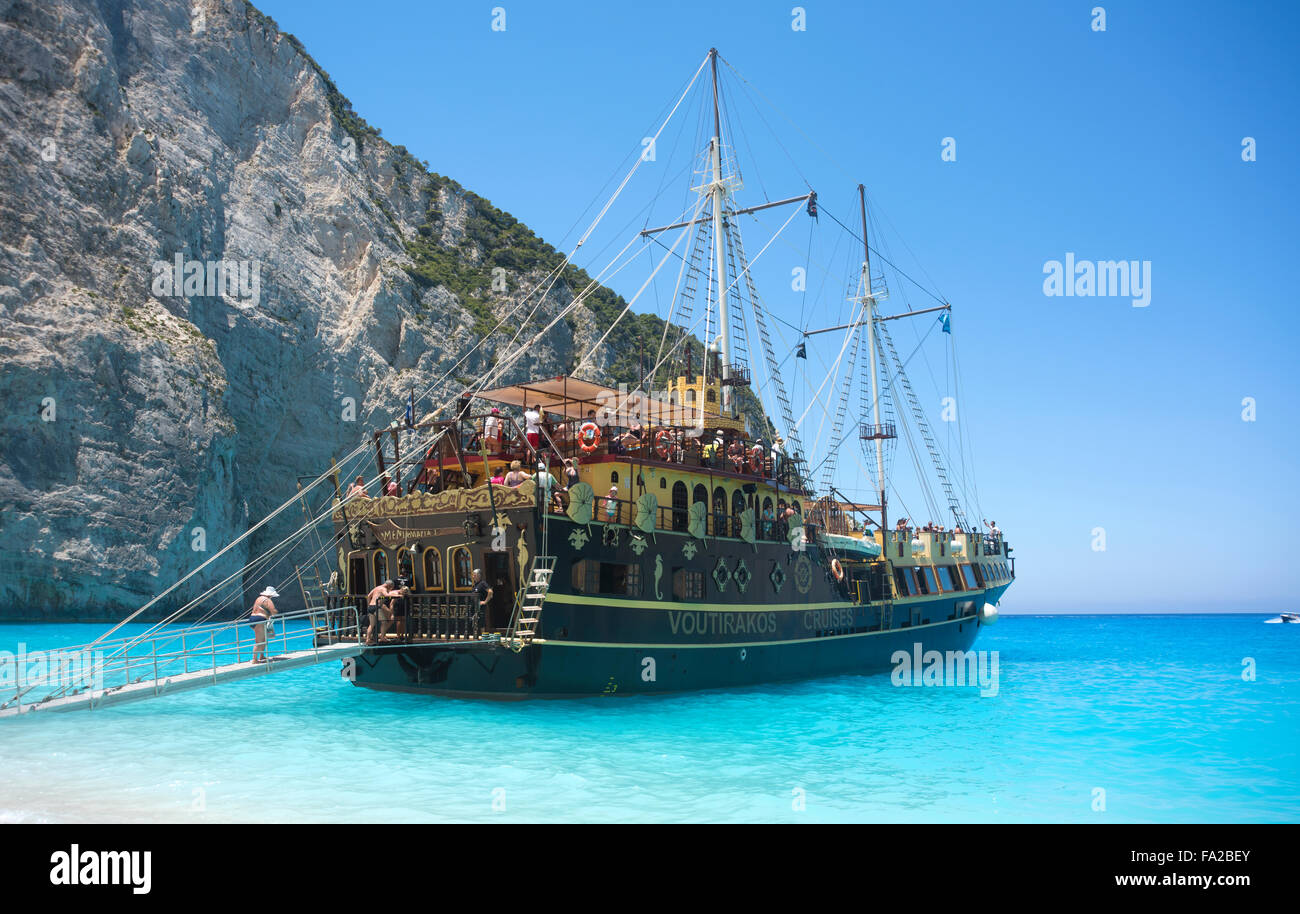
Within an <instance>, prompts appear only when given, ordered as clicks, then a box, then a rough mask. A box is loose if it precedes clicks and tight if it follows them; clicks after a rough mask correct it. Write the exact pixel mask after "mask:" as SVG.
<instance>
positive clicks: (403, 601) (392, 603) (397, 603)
mask: <svg viewBox="0 0 1300 914" xmlns="http://www.w3.org/2000/svg"><path fill="white" fill-rule="evenodd" d="M398 583H399V584H401V585H402V586H401V588H400V589H398V591H397V595H396V596H394V597H393V598H392V599H391V600H389V601H388V608H389V610H391V613H392V618H393V621H395V622H396V623H397V640H398V641H405V640H406V609H407V605H408V604H409V603H410V600H411V587H410V582H409V581H407V580H406V579H405V578H403V579H402V580H401V581H399V582H398ZM381 634H382V633H381Z"/></svg>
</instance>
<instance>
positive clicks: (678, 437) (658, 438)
mask: <svg viewBox="0 0 1300 914" xmlns="http://www.w3.org/2000/svg"><path fill="white" fill-rule="evenodd" d="M487 418H488V416H487V415H472V416H467V417H466V418H465V419H464V420H461V421H460V422H453V423H451V424H453V425H455V426H457V433H458V440H459V441H460V444H461V451H462V454H463V456H464V459H465V461H466V463H467V465H468V467H469V469H470V470H471V472H474V471H475V468H474V466H473V458H474V457H476V456H479V455H480V453H481V451H480V448H481V446H482V442H483V439H484V437H485V432H484V428H485V422H486V420H487ZM497 419H498V422H499V428H500V430H501V432H500V434H498V435H496V436H492V437H490V438H489V439H488V442H487V446H488V454H489V456H490V457H492V458H493V459H501V460H515V459H517V460H519V461H520V462H521V463H523V465H524V467H525V468H526V469H530V468H532V467H535V466H536V465H537V461H538V460H539V459H544V460H546V461H547V462H548V463H550V462H552V460H554V461H562V460H567V459H569V458H575V459H582V458H600V457H609V456H612V457H627V458H630V459H634V460H644V461H647V462H652V463H662V464H669V465H679V466H682V467H689V468H692V469H705V470H708V469H712V470H723V471H727V472H730V473H736V474H739V475H741V476H752V477H754V478H757V479H771V480H775V481H776V482H778V483H780V484H782V485H786V486H790V487H797V486H798V485H799V484H800V480H799V479H798V473H797V465H796V461H794V460H793V459H791V458H790V457H788V456H786V455H785V454H783V453H777V454H775V455H774V454H773V453H772V451H771V447H770V445H769V446H767V447H764V448H763V449H762V453H761V454H760V455H758V456H754V455H753V453H752V452H753V447H754V442H753V441H751V440H749V439H746V438H744V437H742V436H740V435H739V434H737V433H735V432H731V431H723V432H722V433H721V437H722V443H721V445H720V446H716V447H715V445H714V441H715V437H716V436H715V435H708V436H707V437H699V438H694V437H691V435H690V434H689V432H690V431H691V429H690V428H689V427H686V426H683V425H654V424H650V423H647V424H644V425H636V426H631V425H615V424H613V423H604V422H598V423H597V424H598V425H599V427H600V441H599V443H598V444H596V445H595V447H594V448H593V449H592V450H590V451H585V450H583V448H582V442H581V441H580V437H581V429H582V426H583V425H585V424H586V423H587V422H590V421H593V420H590V419H560V420H554V419H552V420H547V421H544V422H543V423H542V429H543V432H542V435H541V437H540V440H539V444H538V447H537V448H534V447H533V446H532V445H530V444H529V443H528V441H527V439H526V437H525V435H524V431H523V430H522V429H521V428H520V427H519V425H518V423H516V422H515V420H514V419H513V418H511V417H509V416H504V415H502V416H498V417H497ZM634 429H639V432H640V433H639V435H637V434H633V430H634ZM661 432H662V433H664V434H662V435H661V434H660V433H661Z"/></svg>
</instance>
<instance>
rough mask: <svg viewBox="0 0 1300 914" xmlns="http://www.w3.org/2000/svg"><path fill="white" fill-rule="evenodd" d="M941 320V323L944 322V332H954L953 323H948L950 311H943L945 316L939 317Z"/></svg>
mask: <svg viewBox="0 0 1300 914" xmlns="http://www.w3.org/2000/svg"><path fill="white" fill-rule="evenodd" d="M939 322H940V323H941V324H943V332H944V333H952V325H951V324H949V323H948V312H947V311H945V312H943V317H941V318H939Z"/></svg>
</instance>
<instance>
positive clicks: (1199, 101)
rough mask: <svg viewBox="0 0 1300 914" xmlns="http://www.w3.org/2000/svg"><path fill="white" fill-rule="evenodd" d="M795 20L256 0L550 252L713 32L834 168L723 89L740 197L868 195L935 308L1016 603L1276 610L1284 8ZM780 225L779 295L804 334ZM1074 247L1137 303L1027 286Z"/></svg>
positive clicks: (1068, 9) (1291, 147)
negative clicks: (1122, 276)
mask: <svg viewBox="0 0 1300 914" xmlns="http://www.w3.org/2000/svg"><path fill="white" fill-rule="evenodd" d="M497 5H500V6H504V8H505V10H506V30H505V31H504V32H498V31H493V30H492V28H491V23H492V8H493V7H494V6H497ZM794 5H795V4H794V3H793V2H783V3H771V2H769V3H712V2H702V3H679V4H656V5H645V4H611V3H596V2H591V3H586V2H566V3H563V4H552V3H547V4H542V3H533V2H526V3H525V2H509V0H498V2H495V3H494V2H484V3H481V4H479V3H459V4H455V5H447V4H427V3H417V2H409V3H399V2H372V3H369V4H365V5H363V6H361V7H358V6H357V5H356V4H355V3H352V2H348V3H343V2H321V0H310V2H307V0H262V2H260V3H259V4H258V6H259V8H260V9H262V10H263V11H264V12H266V13H268V14H269V15H271V16H273V17H274V18H275V19H276V21H277V22H278V23H279V25H280V27H281V28H282V29H284V30H286V31H289V32H292V33H294V34H295V35H297V36H298V37H299V38H300V39H301V40H302V41H303V43H304V45H305V46H306V47H307V49H308V51H309V52H310V53H311V54H312V55H313V56H314V57H315V58H316V59H317V60H318V61H319V62H320V64H321V65H322V66H323V67H324V68H325V69H326V70H327V71H328V72H329V73H330V75H331V76H332V77H333V78H334V80H335V82H336V83H337V84H338V86H339V88H340V89H341V90H342V91H343V93H344V94H345V95H347V96H348V97H349V98H350V99H351V100H352V102H353V104H354V106H355V108H356V110H357V112H358V113H359V114H361V115H362V116H363V117H364V118H366V119H367V120H368V121H369V122H370V123H371V124H373V125H375V126H377V127H379V128H381V129H382V130H383V134H384V137H385V138H386V139H388V140H390V141H392V142H394V143H400V144H403V145H405V146H406V147H407V148H408V149H410V150H411V152H412V153H414V154H415V155H416V156H417V157H419V158H422V159H427V160H428V162H429V164H430V167H431V168H432V170H434V171H436V172H439V173H441V174H445V175H449V176H451V177H453V178H455V179H456V180H458V181H460V182H461V183H462V184H464V185H465V186H466V187H468V188H470V189H472V190H474V191H476V192H477V193H479V194H481V195H483V196H485V197H487V198H488V199H490V200H492V201H493V202H494V203H495V204H497V205H498V206H500V207H502V208H503V209H505V210H507V211H509V212H511V213H512V214H514V215H515V216H516V217H518V218H519V219H521V220H522V221H523V222H525V223H526V224H528V225H529V226H530V227H531V228H533V229H534V230H535V231H537V232H538V233H539V234H540V235H541V236H542V237H544V238H545V239H547V240H548V241H551V242H552V243H555V244H556V245H557V246H559V247H565V244H564V242H565V241H571V240H572V238H573V237H575V236H573V235H567V236H566V233H568V232H569V231H570V229H571V227H572V226H573V224H574V222H575V220H577V219H578V217H579V215H580V214H581V213H582V211H583V210H584V209H585V208H586V207H587V205H588V203H589V202H590V201H591V200H592V198H593V197H594V196H595V195H596V193H597V191H598V190H599V189H600V188H601V186H602V185H603V184H604V183H605V182H606V180H607V179H608V178H609V177H610V176H611V175H612V174H613V173H614V172H615V171H616V170H617V168H618V166H619V163H620V162H623V161H624V160H625V158H626V157H627V155H628V154H629V152H630V151H631V150H634V149H638V148H639V146H640V140H641V138H642V137H643V136H645V135H646V134H647V133H648V132H649V130H648V128H649V126H650V125H651V124H653V123H655V122H656V118H657V117H659V116H660V115H661V114H662V113H663V112H664V110H665V108H666V106H667V104H668V103H669V102H671V100H672V99H673V98H674V97H675V96H676V94H677V92H679V91H680V89H681V88H682V86H683V85H684V84H685V81H686V80H687V79H688V78H689V76H690V74H691V73H692V72H693V71H694V69H695V68H696V67H697V66H698V65H699V63H700V61H701V60H703V58H704V55H705V53H706V52H707V51H708V49H709V47H711V46H714V45H716V46H717V47H718V48H719V50H720V51H721V53H722V55H723V56H724V57H725V58H726V59H727V60H728V61H730V62H731V63H732V64H733V65H734V66H735V67H736V68H737V69H738V70H739V71H740V73H741V74H743V76H744V77H745V78H746V79H747V80H748V81H749V83H751V84H752V85H753V86H755V87H757V89H758V90H759V91H761V92H762V93H763V94H764V95H765V96H767V98H768V99H770V100H771V101H772V103H773V104H774V105H775V106H776V107H777V108H779V109H780V110H781V111H783V112H785V113H786V114H787V115H789V116H790V117H791V118H792V119H793V120H794V121H795V123H797V124H798V126H799V128H801V129H802V130H803V131H804V132H806V133H807V134H808V135H809V136H811V137H812V138H813V139H814V140H815V142H816V144H817V146H820V147H821V149H824V150H826V151H828V152H829V157H828V156H827V155H823V154H822V153H820V152H819V151H818V150H817V148H816V147H814V146H812V145H810V143H809V141H808V140H806V139H805V138H803V137H801V136H800V135H799V134H798V133H797V132H794V131H791V130H789V129H788V128H785V125H784V124H783V123H782V122H781V121H780V118H779V116H777V115H776V114H774V113H773V109H772V108H766V109H763V110H764V116H765V117H767V119H768V121H769V123H771V125H772V126H773V127H774V128H785V130H786V135H785V136H784V137H783V138H782V141H781V142H782V145H785V146H786V147H787V148H788V149H789V151H790V153H791V154H792V155H793V157H794V159H795V160H796V162H797V166H798V172H799V173H796V172H795V171H794V170H792V169H793V168H794V166H792V164H791V159H789V158H787V157H786V154H785V152H784V151H783V150H782V149H781V147H780V146H778V145H777V144H776V142H775V140H774V139H773V134H772V133H769V132H768V131H767V130H766V129H765V128H764V127H763V126H762V124H761V123H757V122H755V121H753V120H752V118H753V110H754V109H753V108H751V107H749V103H748V102H742V103H739V104H738V105H737V106H736V107H735V108H734V110H735V112H736V113H737V115H739V116H740V117H741V118H742V119H743V118H744V116H745V115H746V113H747V112H748V114H749V116H750V118H751V120H750V121H749V122H747V126H746V131H747V133H748V136H749V137H750V138H751V139H752V144H751V145H752V149H750V150H748V151H750V152H752V153H753V160H746V159H744V158H742V163H741V164H742V168H743V169H744V170H745V175H746V180H747V185H748V188H747V189H748V190H750V191H752V192H754V194H755V196H756V197H757V199H759V200H761V199H762V197H763V196H764V192H766V194H767V195H768V196H770V197H772V198H778V197H781V196H785V195H787V194H794V193H801V192H802V191H803V189H804V188H803V184H802V181H801V180H800V176H801V175H802V176H803V177H806V178H807V180H808V181H809V182H810V183H811V184H812V185H813V186H814V187H815V188H816V189H817V190H818V191H819V193H820V194H821V198H822V201H823V203H824V205H825V206H826V207H827V208H828V209H830V211H832V212H834V213H835V215H837V216H839V217H840V218H841V219H846V220H847V218H849V217H852V216H853V215H854V213H853V209H852V201H853V199H854V197H853V188H854V186H855V185H856V183H857V182H858V181H862V182H864V183H866V185H867V187H868V189H869V192H870V193H871V195H872V198H873V201H874V202H875V204H876V205H878V207H879V213H880V214H883V216H884V217H887V218H888V220H889V222H890V223H891V224H892V227H893V228H894V229H896V230H897V234H896V236H894V237H895V240H893V241H892V248H891V250H892V251H893V253H895V254H900V252H905V251H906V250H907V249H910V253H911V254H914V255H915V258H914V259H913V258H912V257H911V256H900V257H899V258H898V260H899V263H900V265H901V266H903V267H904V268H905V269H907V270H908V271H909V272H913V274H914V275H918V274H917V273H916V272H914V271H917V270H919V269H920V268H918V267H917V266H916V264H918V263H919V264H920V265H922V266H923V268H924V271H925V272H924V273H923V274H919V277H920V278H925V277H928V278H929V280H930V281H931V284H932V286H933V287H934V288H937V289H938V290H940V291H941V294H942V295H943V296H945V297H946V298H947V299H948V300H950V301H951V302H952V303H953V305H954V318H953V326H954V330H955V331H956V332H955V337H956V341H957V345H958V350H959V354H960V357H961V360H962V368H963V372H964V373H963V378H962V384H963V386H962V401H961V408H962V411H963V413H962V414H963V417H964V420H965V421H966V422H967V423H969V431H970V433H971V435H972V438H973V444H974V447H973V452H974V456H975V460H976V468H977V471H978V481H979V482H978V484H979V490H980V496H981V502H982V506H983V508H984V513H985V515H986V516H991V517H993V518H994V519H996V520H997V521H998V523H999V525H1000V526H1001V527H1002V528H1003V530H1005V531H1006V533H1007V535H1008V537H1009V538H1010V539H1011V540H1012V541H1013V542H1014V544H1015V546H1016V555H1017V559H1018V562H1019V565H1018V570H1019V573H1020V579H1019V580H1018V582H1017V584H1016V585H1015V587H1013V588H1012V591H1011V593H1010V594H1009V595H1008V597H1007V599H1006V600H1005V601H1004V604H1003V605H1004V609H1006V610H1008V611H1018V612H1028V611H1037V610H1088V609H1119V608H1127V609H1135V610H1137V609H1154V610H1170V609H1194V610H1205V609H1223V610H1230V609H1247V608H1253V609H1265V610H1275V609H1282V608H1291V609H1294V608H1296V607H1295V604H1294V603H1293V602H1292V601H1291V598H1290V597H1289V594H1290V593H1291V591H1292V590H1293V589H1294V588H1293V587H1292V586H1291V585H1292V582H1291V581H1290V580H1289V577H1288V575H1287V573H1286V569H1287V568H1288V567H1294V565H1295V564H1296V563H1295V561H1294V559H1293V557H1292V552H1293V541H1294V540H1296V539H1300V524H1298V523H1297V521H1300V510H1298V508H1300V499H1297V496H1296V483H1295V479H1294V470H1295V467H1296V464H1297V461H1296V458H1295V454H1296V448H1297V438H1298V437H1300V436H1298V435H1297V420H1300V416H1298V415H1297V412H1298V410H1297V393H1298V391H1297V381H1296V378H1297V375H1296V371H1295V368H1294V365H1295V356H1294V353H1293V349H1294V343H1293V334H1292V323H1293V318H1292V313H1293V310H1294V303H1293V301H1292V300H1291V298H1290V293H1291V286H1292V283H1290V282H1289V281H1287V280H1288V279H1289V274H1290V273H1291V271H1292V269H1293V267H1294V263H1295V260H1296V256H1295V252H1296V245H1297V241H1298V240H1300V238H1298V237H1297V235H1298V233H1297V216H1296V213H1297V207H1298V206H1300V194H1298V193H1297V189H1298V188H1297V182H1298V181H1300V177H1298V176H1297V175H1298V169H1297V165H1296V162H1295V152H1296V149H1297V146H1300V136H1298V135H1297V132H1298V131H1297V116H1296V112H1297V110H1298V108H1300V106H1298V105H1297V94H1298V93H1297V86H1298V85H1300V72H1298V71H1300V63H1297V55H1296V53H1295V49H1296V47H1297V45H1300V40H1298V39H1300V28H1298V23H1300V11H1298V8H1297V6H1296V5H1295V4H1292V3H1276V4H1272V3H1270V4H1263V3H1261V4H1245V5H1242V6H1234V5H1227V4H1219V3H1186V2H1141V3H1136V2H1125V3H1103V4H1102V5H1104V6H1105V9H1106V16H1107V21H1106V31H1105V32H1100V33H1099V32H1094V31H1093V30H1092V29H1091V27H1090V22H1091V12H1090V11H1091V9H1092V8H1093V7H1094V6H1096V5H1098V3H1097V2H1047V0H1033V2H1008V3H989V4H977V3H968V2H943V3H940V2H913V3H890V4H876V3H873V4H864V3H848V2H846V3H829V2H816V0H814V2H806V3H804V4H803V6H804V8H805V9H806V11H807V14H806V15H807V20H806V21H807V30H806V31H803V32H796V31H794V30H793V29H792V28H791V15H790V11H791V8H792V7H793V6H794ZM449 7H450V8H449ZM688 131H689V128H688ZM777 132H778V133H780V132H781V131H780V130H778V131H777ZM1247 136H1250V137H1254V138H1255V139H1256V141H1257V144H1258V161H1255V162H1252V163H1246V162H1243V161H1242V158H1241V148H1242V147H1241V143H1242V138H1243V137H1247ZM765 137H766V138H765ZM944 137H953V138H955V140H956V143H957V160H956V161H955V162H943V161H941V158H940V143H941V141H942V139H943V138H944ZM746 152H747V150H746V149H745V148H744V147H742V148H741V154H742V157H743V156H744V155H745V153H746ZM758 160H762V161H758ZM655 180H656V181H657V180H658V178H657V177H656V178H655ZM760 187H761V189H760ZM651 189H653V187H652V188H651ZM674 199H675V200H676V201H677V202H678V203H680V194H679V195H678V196H677V197H676V198H674ZM780 221H781V220H780V219H777V220H775V221H772V222H770V223H769V224H770V225H771V226H772V227H775V226H776V225H779V224H780ZM822 222H823V223H825V222H826V220H825V219H823V220H822ZM620 224H621V223H620ZM638 227H639V224H638ZM790 231H791V234H790V235H789V236H786V237H789V238H791V239H792V240H793V247H790V246H783V247H780V248H775V247H774V249H773V251H772V253H771V254H770V263H769V264H768V267H769V268H770V270H771V275H772V276H773V277H775V278H776V280H777V286H776V293H777V294H775V295H771V296H769V298H768V303H769V306H770V307H772V308H773V309H774V310H776V311H778V312H779V313H782V314H784V315H785V316H786V317H787V318H788V319H790V320H792V321H794V322H796V323H797V322H798V317H799V307H800V304H799V302H798V301H797V300H795V299H794V298H792V297H791V296H790V295H782V294H780V293H781V291H782V290H781V283H782V282H783V281H784V282H785V283H786V284H787V287H788V275H789V273H788V271H789V265H790V263H791V262H797V261H798V260H799V255H798V252H797V250H796V249H799V248H803V247H804V246H805V244H806V241H807V238H808V228H806V227H805V226H804V224H802V223H801V224H799V225H796V226H795V227H793V228H792V229H791V230H790ZM816 231H818V232H820V231H821V228H818V229H817V230H816ZM748 237H749V236H748V235H747V238H748ZM827 237H828V238H829V235H828V236H827ZM898 239H901V242H905V244H906V248H902V247H900V241H899V240H898ZM753 246H754V245H753V244H752V243H751V254H752V253H753V250H752V247H753ZM1067 251H1070V252H1074V253H1075V254H1076V255H1077V257H1078V258H1079V259H1085V260H1111V259H1124V260H1139V261H1150V262H1151V274H1152V277H1151V278H1152V297H1151V304H1150V306H1149V307H1147V308H1133V307H1131V306H1130V304H1129V301H1128V299H1119V298H1048V297H1046V296H1044V294H1043V291H1042V285H1043V265H1044V263H1045V262H1046V261H1048V260H1052V259H1062V258H1063V257H1064V255H1065V253H1066V252H1067ZM841 253H842V254H843V253H845V252H844V250H843V249H841ZM782 274H784V277H785V279H784V280H783V279H782ZM647 275H648V268H646V269H642V270H640V271H639V272H637V273H629V274H628V275H627V276H626V277H620V279H619V280H618V281H615V282H613V283H612V285H613V286H614V287H615V288H616V289H618V291H620V292H622V293H623V294H625V295H628V296H629V297H630V295H631V294H632V293H633V292H634V291H635V290H636V287H637V286H638V285H639V284H640V283H641V281H642V280H644V279H645V278H646V276H647ZM662 275H665V276H667V275H668V274H667V273H665V274H662ZM669 287H671V280H669ZM902 291H903V290H901V289H897V288H896V287H895V292H896V294H895V297H894V299H893V300H892V301H891V302H890V303H889V304H887V305H886V310H889V308H890V307H894V308H897V309H901V308H902V307H904V304H903V301H902V297H901V295H900V294H897V293H901V292H902ZM661 292H662V290H661ZM909 299H910V301H911V304H912V306H913V307H918V308H919V307H924V306H925V305H926V304H930V303H932V302H929V301H928V300H927V299H926V298H925V296H924V294H922V293H918V292H916V291H915V290H912V291H911V292H910V293H909ZM828 308H830V310H828V312H827V315H826V316H827V317H828V318H829V317H832V316H833V314H834V309H833V307H831V306H828ZM782 309H785V310H782ZM790 309H793V310H790ZM899 323H903V322H899ZM911 332H912V331H910V330H909V331H906V332H903V331H899V332H898V334H897V339H898V340H899V345H900V348H907V349H909V350H910V348H911V347H910V346H908V345H907V343H906V341H907V340H908V339H910V338H912V337H910V336H909V334H910V333H911ZM931 364H932V365H933V367H934V370H935V371H937V372H938V373H939V375H940V377H939V378H938V380H939V382H940V386H942V382H943V378H942V371H943V369H942V365H943V356H942V351H939V352H938V353H937V361H933V362H932V363H931ZM913 374H914V380H917V379H916V376H915V375H916V373H915V372H913ZM921 380H922V381H923V382H924V383H918V388H919V389H918V392H919V393H921V395H922V396H923V397H927V396H931V395H933V396H934V397H936V398H937V396H938V394H937V392H935V391H932V390H929V389H928V387H929V376H928V374H927V373H924V372H922V374H921ZM1244 397H1254V398H1255V400H1256V402H1257V410H1258V413H1257V415H1258V418H1257V421H1255V422H1243V421H1242V419H1241V412H1242V405H1241V402H1242V399H1243V398H1244ZM904 459H905V455H904V454H902V453H900V454H899V456H898V458H897V459H896V461H895V466H896V467H898V466H902V464H903V461H904ZM1097 526H1101V527H1104V528H1105V530H1106V539H1107V549H1106V551H1105V552H1096V551H1094V550H1093V549H1092V548H1091V545H1092V529H1093V528H1094V527H1097Z"/></svg>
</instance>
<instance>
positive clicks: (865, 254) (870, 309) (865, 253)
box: [858, 184, 887, 543]
mask: <svg viewBox="0 0 1300 914" xmlns="http://www.w3.org/2000/svg"><path fill="white" fill-rule="evenodd" d="M858 202H859V204H860V205H861V209H862V296H863V297H862V301H863V304H864V305H865V306H866V309H867V314H866V319H867V339H868V340H869V341H870V350H869V351H870V356H871V425H872V433H873V434H876V435H878V434H879V433H880V430H881V429H880V391H879V390H877V388H876V384H877V378H876V369H877V365H876V298H875V296H874V295H872V294H871V245H870V244H868V243H867V189H866V187H864V186H863V185H861V184H859V185H858ZM875 441H876V480H877V481H878V482H879V483H880V527H881V530H882V531H883V530H884V527H885V524H886V522H887V521H886V518H885V442H884V439H883V438H880V437H877V438H876V439H875ZM881 536H882V539H881V542H882V543H883V542H884V539H883V533H882V535H881Z"/></svg>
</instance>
